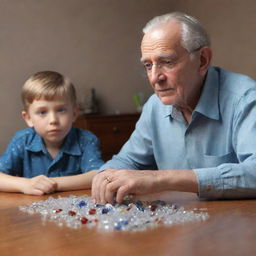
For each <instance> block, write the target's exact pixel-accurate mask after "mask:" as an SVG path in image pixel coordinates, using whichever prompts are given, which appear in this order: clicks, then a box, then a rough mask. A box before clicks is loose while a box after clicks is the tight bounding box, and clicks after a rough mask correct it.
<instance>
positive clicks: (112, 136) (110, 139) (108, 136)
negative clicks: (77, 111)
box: [74, 114, 139, 161]
mask: <svg viewBox="0 0 256 256" xmlns="http://www.w3.org/2000/svg"><path fill="white" fill-rule="evenodd" d="M138 119H139V114H124V115H109V116H108V115H94V116H91V115H90V116H81V117H79V118H78V119H77V121H76V122H75V124H74V126H75V127H78V128H82V129H87V130H90V131H91V132H93V133H94V134H95V135H96V136H97V137H98V138H99V140H100V149H101V151H102V157H103V159H104V160H105V161H106V160H108V159H110V158H111V157H112V156H113V155H114V154H117V153H118V152H119V150H120V149H121V147H122V146H123V145H124V143H125V142H126V141H127V140H128V139H129V137H130V135H131V134H132V132H133V131H134V128H135V124H136V122H137V120H138Z"/></svg>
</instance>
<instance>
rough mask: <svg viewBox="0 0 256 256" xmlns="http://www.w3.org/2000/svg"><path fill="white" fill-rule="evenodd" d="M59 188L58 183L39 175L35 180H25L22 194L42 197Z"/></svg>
mask: <svg viewBox="0 0 256 256" xmlns="http://www.w3.org/2000/svg"><path fill="white" fill-rule="evenodd" d="M56 188H57V183H56V182H55V181H53V180H51V179H50V178H48V177H46V176H44V175H39V176H36V177H33V178H28V179H24V182H23V186H22V192H23V193H24V194H28V195H36V196H41V195H43V194H49V193H53V192H54V191H55V190H56Z"/></svg>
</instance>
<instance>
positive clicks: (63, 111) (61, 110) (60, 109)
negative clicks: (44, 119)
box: [57, 108, 67, 113]
mask: <svg viewBox="0 0 256 256" xmlns="http://www.w3.org/2000/svg"><path fill="white" fill-rule="evenodd" d="M57 111H58V112H59V113H65V112H66V111H67V109H66V108H59V109H58V110H57Z"/></svg>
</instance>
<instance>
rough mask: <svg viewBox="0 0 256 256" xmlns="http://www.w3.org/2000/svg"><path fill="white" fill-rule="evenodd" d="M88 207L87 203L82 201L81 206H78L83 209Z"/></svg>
mask: <svg viewBox="0 0 256 256" xmlns="http://www.w3.org/2000/svg"><path fill="white" fill-rule="evenodd" d="M86 205H87V203H86V202H85V201H81V202H79V204H78V206H79V207H80V208H82V207H84V206H86Z"/></svg>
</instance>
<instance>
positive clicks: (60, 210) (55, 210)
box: [53, 209, 62, 213]
mask: <svg viewBox="0 0 256 256" xmlns="http://www.w3.org/2000/svg"><path fill="white" fill-rule="evenodd" d="M53 211H54V212H56V213H60V212H62V209H54V210H53Z"/></svg>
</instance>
